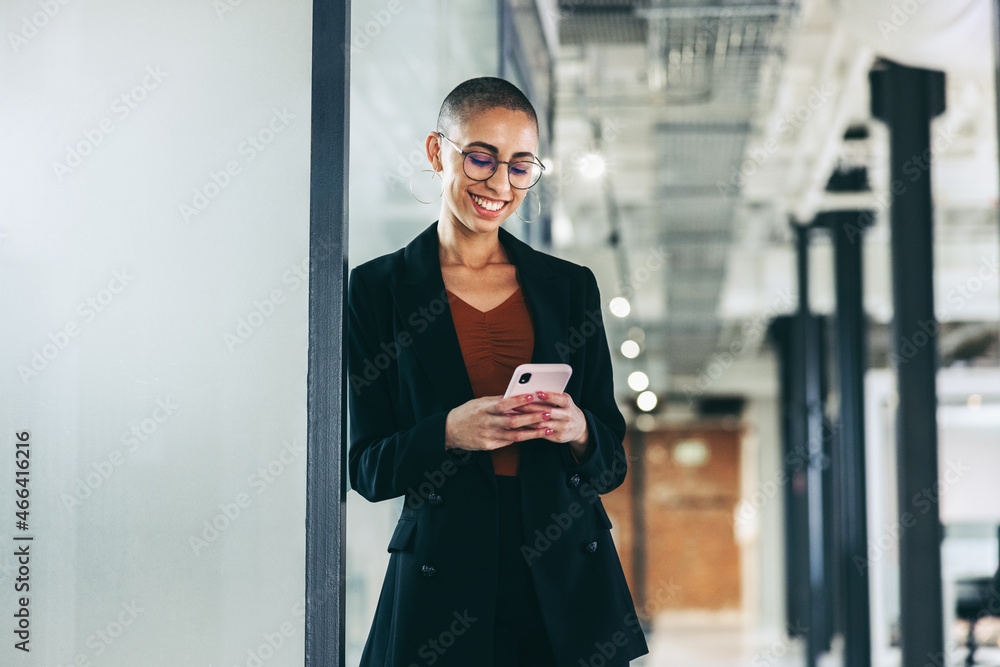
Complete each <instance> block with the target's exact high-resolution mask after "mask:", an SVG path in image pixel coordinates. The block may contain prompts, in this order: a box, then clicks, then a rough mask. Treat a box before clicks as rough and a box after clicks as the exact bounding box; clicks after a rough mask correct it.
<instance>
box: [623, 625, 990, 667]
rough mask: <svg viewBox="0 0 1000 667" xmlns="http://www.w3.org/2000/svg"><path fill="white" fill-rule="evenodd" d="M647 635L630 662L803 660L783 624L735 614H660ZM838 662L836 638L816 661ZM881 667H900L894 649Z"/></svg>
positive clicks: (784, 666) (681, 665)
mask: <svg viewBox="0 0 1000 667" xmlns="http://www.w3.org/2000/svg"><path fill="white" fill-rule="evenodd" d="M978 634H979V633H977V635H978ZM646 639H647V643H648V644H649V648H650V653H649V655H646V656H643V657H642V658H640V659H638V660H634V661H632V662H631V663H630V667H804V666H805V657H804V649H805V645H804V642H802V641H801V640H797V639H794V640H790V639H788V637H787V635H786V634H785V632H784V631H783V629H781V628H776V629H773V630H771V631H769V632H768V631H759V630H747V629H744V628H743V626H742V625H741V623H740V622H739V620H738V619H737V618H724V617H723V618H722V619H718V618H716V619H714V620H709V619H706V618H703V617H702V618H699V617H697V616H675V617H671V618H667V617H661V618H658V619H657V621H656V622H655V624H654V627H653V629H652V631H651V632H650V633H648V634H647V636H646ZM952 646H953V647H954V644H953V645H952ZM965 655H966V649H965V648H964V647H954V648H953V650H952V651H951V655H950V656H949V659H948V661H947V667H964V665H965ZM840 665H841V660H840V657H839V647H838V646H837V645H836V642H835V646H834V651H833V653H832V654H830V655H827V656H824V658H823V659H822V660H821V661H820V663H819V665H818V667H840ZM976 665H977V666H979V667H1000V648H998V647H996V646H992V647H986V648H980V649H979V650H978V651H977V652H976ZM879 667H899V659H898V654H897V657H896V658H895V660H893V659H892V658H889V659H887V660H885V661H883V663H882V664H881V665H880V666H879ZM918 667H919V666H918ZM934 667H939V666H938V665H934ZM940 667H945V666H940Z"/></svg>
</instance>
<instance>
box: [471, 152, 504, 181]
mask: <svg viewBox="0 0 1000 667" xmlns="http://www.w3.org/2000/svg"><path fill="white" fill-rule="evenodd" d="M496 170H497V159H496V158H495V157H493V156H492V155H490V154H489V153H469V154H468V155H466V156H465V175H466V176H468V177H469V178H471V179H472V180H474V181H485V180H486V179H487V178H489V177H490V176H492V175H493V172H495V171H496Z"/></svg>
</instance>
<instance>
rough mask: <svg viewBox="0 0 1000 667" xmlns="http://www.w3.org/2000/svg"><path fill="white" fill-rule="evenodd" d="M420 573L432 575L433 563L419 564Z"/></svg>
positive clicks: (433, 571) (435, 572) (433, 570)
mask: <svg viewBox="0 0 1000 667" xmlns="http://www.w3.org/2000/svg"><path fill="white" fill-rule="evenodd" d="M594 544H595V546H596V544H597V543H596V542H595V543H594ZM420 574H422V575H424V576H425V577H433V576H434V575H435V574H437V570H435V569H434V566H433V565H424V566H421V568H420Z"/></svg>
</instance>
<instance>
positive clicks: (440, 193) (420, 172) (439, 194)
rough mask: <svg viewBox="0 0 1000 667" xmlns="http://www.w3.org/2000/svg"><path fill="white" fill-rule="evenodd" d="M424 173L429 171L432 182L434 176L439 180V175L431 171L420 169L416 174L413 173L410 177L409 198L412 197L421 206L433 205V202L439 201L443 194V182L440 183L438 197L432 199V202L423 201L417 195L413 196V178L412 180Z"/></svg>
mask: <svg viewBox="0 0 1000 667" xmlns="http://www.w3.org/2000/svg"><path fill="white" fill-rule="evenodd" d="M425 171H429V172H431V180H432V181H433V180H434V177H435V176H436V177H437V178H439V179H440V178H441V174H439V173H438V172H436V171H434V170H433V169H421V170H420V171H418V172H415V173H414V174H413V176H410V196H411V197H413V198H414V199H416V200H417V201H418V202H420V203H421V204H433V203H434V202H435V201H437V200H438V199H441V195H443V194H444V181H441V192H439V193H438V196H437V197H435V198H434V199H432V200H430V201H424V200H423V199H421V198H420V197H418V196H417V195H415V194H413V178H414V176H416V175H417V174H422V173H424V172H425Z"/></svg>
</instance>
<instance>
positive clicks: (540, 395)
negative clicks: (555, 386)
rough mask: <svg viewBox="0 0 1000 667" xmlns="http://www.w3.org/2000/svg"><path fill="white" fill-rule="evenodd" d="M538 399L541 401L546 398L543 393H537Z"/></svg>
mask: <svg viewBox="0 0 1000 667" xmlns="http://www.w3.org/2000/svg"><path fill="white" fill-rule="evenodd" d="M538 398H542V399H544V398H546V395H545V392H544V391H540V392H538Z"/></svg>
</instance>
